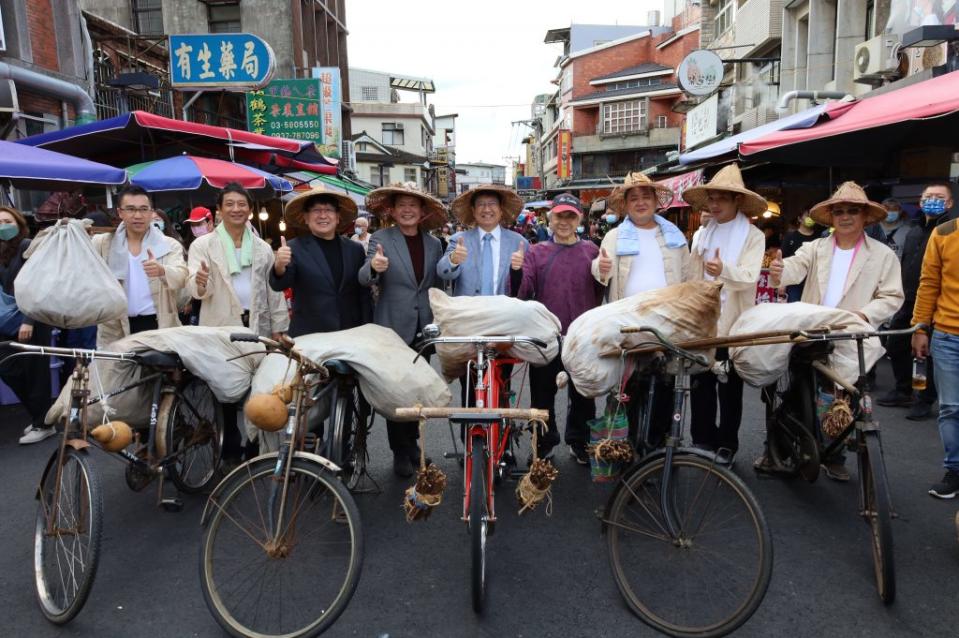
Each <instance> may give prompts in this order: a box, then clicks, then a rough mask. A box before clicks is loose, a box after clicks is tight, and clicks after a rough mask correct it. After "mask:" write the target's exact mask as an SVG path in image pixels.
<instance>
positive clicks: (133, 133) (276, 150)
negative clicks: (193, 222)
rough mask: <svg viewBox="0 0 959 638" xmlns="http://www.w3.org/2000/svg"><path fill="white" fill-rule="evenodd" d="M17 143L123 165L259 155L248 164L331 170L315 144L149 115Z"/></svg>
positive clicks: (129, 115)
mask: <svg viewBox="0 0 959 638" xmlns="http://www.w3.org/2000/svg"><path fill="white" fill-rule="evenodd" d="M17 143H18V144H24V145H28V146H37V147H41V148H45V149H48V150H53V151H57V152H60V153H68V154H70V155H76V156H77V157H85V158H87V159H92V160H97V161H104V162H107V161H108V162H111V163H114V164H119V165H128V164H136V163H139V162H145V161H149V160H157V159H163V158H165V157H171V156H174V155H180V154H182V153H184V152H187V153H191V154H196V155H209V156H215V157H220V158H222V159H229V160H234V159H235V160H241V161H242V160H244V159H245V157H247V156H250V155H253V156H254V157H255V160H256V161H249V162H248V163H258V164H265V163H268V162H269V161H270V160H271V159H275V158H276V157H282V158H283V159H285V160H292V161H295V162H299V163H301V164H305V165H316V166H317V167H319V166H325V167H330V166H331V164H330V162H329V161H328V160H327V159H326V158H325V157H323V155H321V154H320V152H319V151H318V150H317V148H316V145H314V144H313V142H309V141H304V140H291V139H286V138H282V137H272V136H269V135H260V134H258V133H251V132H249V131H243V130H240V129H232V128H226V127H222V126H211V125H209V124H197V123H196V122H184V121H182V120H174V119H170V118H168V117H163V116H160V115H154V114H153V113H147V112H145V111H133V112H131V113H124V114H123V115H118V116H116V117H111V118H110V119H107V120H100V121H98V122H91V123H89V124H83V125H80V126H73V127H70V128H66V129H63V130H60V131H52V132H50V133H44V134H42V135H33V136H30V137H27V138H24V139H22V140H18V141H17Z"/></svg>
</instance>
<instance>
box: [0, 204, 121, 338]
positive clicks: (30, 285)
mask: <svg viewBox="0 0 959 638" xmlns="http://www.w3.org/2000/svg"><path fill="white" fill-rule="evenodd" d="M90 223H91V222H90V221H89V220H79V219H61V220H59V221H57V223H56V224H55V225H53V226H51V227H50V228H47V229H46V230H44V231H43V232H41V233H40V234H39V235H37V237H36V239H34V240H33V242H32V243H31V244H30V248H28V249H27V252H26V255H27V257H28V259H27V261H26V263H24V265H23V268H21V269H20V273H19V274H18V275H17V278H16V280H15V281H14V289H15V290H16V296H17V306H19V308H20V311H21V312H23V314H25V315H27V316H28V317H30V318H31V319H34V320H36V321H39V322H41V323H46V324H49V325H51V326H56V327H57V328H85V327H87V326H96V325H99V324H101V323H104V322H106V321H115V320H117V319H121V318H123V317H125V316H126V314H127V296H126V293H125V292H124V291H123V287H122V286H121V285H120V282H119V281H117V278H116V277H114V275H113V273H112V272H110V268H109V267H108V266H107V264H106V262H105V261H103V259H101V258H100V256H99V255H98V254H97V253H96V251H95V250H94V249H93V244H92V243H91V241H90V237H89V236H88V235H87V231H86V227H87V226H89V225H90Z"/></svg>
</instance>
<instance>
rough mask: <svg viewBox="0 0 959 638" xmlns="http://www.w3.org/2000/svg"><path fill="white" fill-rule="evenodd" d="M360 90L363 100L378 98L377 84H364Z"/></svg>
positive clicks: (369, 100)
mask: <svg viewBox="0 0 959 638" xmlns="http://www.w3.org/2000/svg"><path fill="white" fill-rule="evenodd" d="M361 90H362V92H363V101H364V102H376V101H377V100H379V99H380V87H378V86H364V87H362V89H361Z"/></svg>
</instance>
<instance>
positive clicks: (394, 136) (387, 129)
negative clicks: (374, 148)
mask: <svg viewBox="0 0 959 638" xmlns="http://www.w3.org/2000/svg"><path fill="white" fill-rule="evenodd" d="M403 139H404V138H403V125H402V124H400V123H396V122H383V143H384V144H389V145H390V146H403Z"/></svg>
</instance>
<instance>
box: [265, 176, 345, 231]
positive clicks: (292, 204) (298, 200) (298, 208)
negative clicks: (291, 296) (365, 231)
mask: <svg viewBox="0 0 959 638" xmlns="http://www.w3.org/2000/svg"><path fill="white" fill-rule="evenodd" d="M315 195H327V196H329V197H332V198H334V199H335V200H336V201H338V202H339V203H340V206H339V210H340V225H339V227H338V228H337V232H340V233H342V232H346V231H347V230H349V229H350V228H352V227H353V222H355V221H356V216H357V214H358V212H359V211H358V209H357V206H356V202H354V201H353V200H352V199H351V198H350V197H349V196H348V195H344V194H343V193H340V192H337V191H334V190H331V189H329V188H327V187H326V186H325V185H323V184H317V185H316V186H314V187H313V188H311V189H310V190H308V191H303V192H302V193H298V194H297V195H296V197H294V198H293V199H291V200H290V201H288V202H287V203H286V206H285V207H284V208H283V216H284V217H285V218H286V223H287V224H290V225H291V226H298V227H303V226H306V222H305V221H304V220H303V212H304V211H303V207H304V206H305V205H306V203H307V202H308V201H309V200H310V198H311V197H313V196H315Z"/></svg>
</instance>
